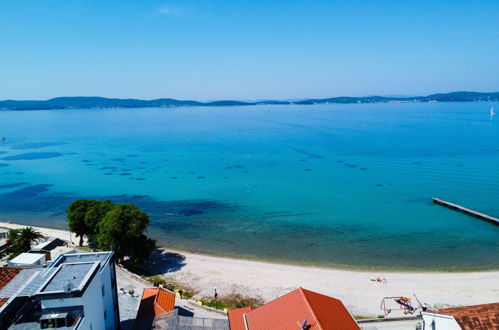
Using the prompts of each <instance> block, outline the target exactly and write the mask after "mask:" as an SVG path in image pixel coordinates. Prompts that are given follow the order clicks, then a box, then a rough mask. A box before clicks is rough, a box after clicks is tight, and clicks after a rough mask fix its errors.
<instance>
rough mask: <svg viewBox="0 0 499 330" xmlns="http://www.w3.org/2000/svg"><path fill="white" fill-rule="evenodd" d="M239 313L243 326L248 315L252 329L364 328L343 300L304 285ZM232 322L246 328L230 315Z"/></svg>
mask: <svg viewBox="0 0 499 330" xmlns="http://www.w3.org/2000/svg"><path fill="white" fill-rule="evenodd" d="M236 313H238V314H242V315H241V316H242V319H243V326H244V317H246V324H247V326H248V329H249V330H260V329H268V330H289V329H299V327H300V326H303V329H307V330H314V329H317V330H319V329H321V330H359V329H360V327H359V325H358V324H357V322H356V321H355V320H354V319H353V317H352V316H351V315H350V313H349V312H348V310H347V309H346V308H345V306H344V305H343V303H342V302H341V301H340V300H338V299H335V298H331V297H328V296H325V295H322V294H319V293H316V292H313V291H309V290H305V289H302V288H299V289H297V290H294V291H292V292H290V293H288V294H286V295H284V296H282V297H279V298H277V299H275V300H273V301H271V302H269V303H267V304H265V305H263V306H261V307H258V308H257V309H255V310H252V311H249V312H246V313H245V312H242V313H241V312H236ZM235 315H237V314H235ZM229 323H230V326H231V330H234V329H235V330H240V329H245V328H237V327H238V326H239V325H240V322H239V321H237V323H234V321H233V320H232V319H231V318H230V317H229ZM233 324H234V326H236V327H235V328H233Z"/></svg>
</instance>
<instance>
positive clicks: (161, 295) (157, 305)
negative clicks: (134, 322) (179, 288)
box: [137, 288, 175, 319]
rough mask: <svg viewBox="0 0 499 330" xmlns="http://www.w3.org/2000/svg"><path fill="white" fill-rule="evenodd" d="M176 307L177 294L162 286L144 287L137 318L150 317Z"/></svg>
mask: <svg viewBox="0 0 499 330" xmlns="http://www.w3.org/2000/svg"><path fill="white" fill-rule="evenodd" d="M174 308H175V294H173V293H171V292H169V291H166V290H165V289H161V288H152V289H144V292H143V293H142V299H141V301H140V306H139V311H138V312H137V319H148V318H152V317H155V316H158V315H162V314H165V313H167V312H169V311H172V310H173V309H174Z"/></svg>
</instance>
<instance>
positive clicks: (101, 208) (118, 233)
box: [66, 199, 156, 265]
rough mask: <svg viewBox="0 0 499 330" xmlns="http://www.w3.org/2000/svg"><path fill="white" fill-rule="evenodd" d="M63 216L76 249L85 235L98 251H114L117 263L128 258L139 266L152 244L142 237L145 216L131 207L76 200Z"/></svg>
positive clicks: (153, 243) (132, 205)
mask: <svg viewBox="0 0 499 330" xmlns="http://www.w3.org/2000/svg"><path fill="white" fill-rule="evenodd" d="M66 214H67V220H68V225H69V229H70V230H71V231H73V232H74V233H75V234H76V236H77V237H80V246H81V245H83V238H84V237H85V236H86V237H87V238H88V240H89V242H91V243H94V244H96V245H97V246H98V247H99V248H101V249H106V250H112V251H114V253H115V255H116V258H117V259H118V260H119V261H122V260H124V258H125V256H129V257H130V260H131V261H132V263H133V264H136V265H138V264H142V263H144V262H145V261H146V260H147V258H148V257H149V255H150V254H151V251H152V250H153V249H154V247H155V245H156V242H155V241H154V240H152V239H150V238H149V237H147V236H146V235H144V231H145V230H146V228H147V225H148V224H149V216H148V215H147V213H145V212H143V211H142V210H141V209H140V208H139V207H138V206H136V205H134V204H113V203H112V202H111V201H98V200H92V199H80V200H76V201H74V202H72V203H71V205H70V206H69V207H68V208H67V210H66Z"/></svg>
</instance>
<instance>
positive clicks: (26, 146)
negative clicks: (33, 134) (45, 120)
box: [10, 142, 67, 150]
mask: <svg viewBox="0 0 499 330" xmlns="http://www.w3.org/2000/svg"><path fill="white" fill-rule="evenodd" d="M65 144H67V143H65V142H34V143H23V144H16V145H14V146H12V147H10V148H11V149H13V150H29V149H39V148H44V147H53V146H62V145H65Z"/></svg>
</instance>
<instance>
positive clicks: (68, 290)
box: [64, 281, 73, 293]
mask: <svg viewBox="0 0 499 330" xmlns="http://www.w3.org/2000/svg"><path fill="white" fill-rule="evenodd" d="M71 291H73V283H72V282H71V281H68V283H67V284H66V285H65V286H64V292H66V293H71Z"/></svg>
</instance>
